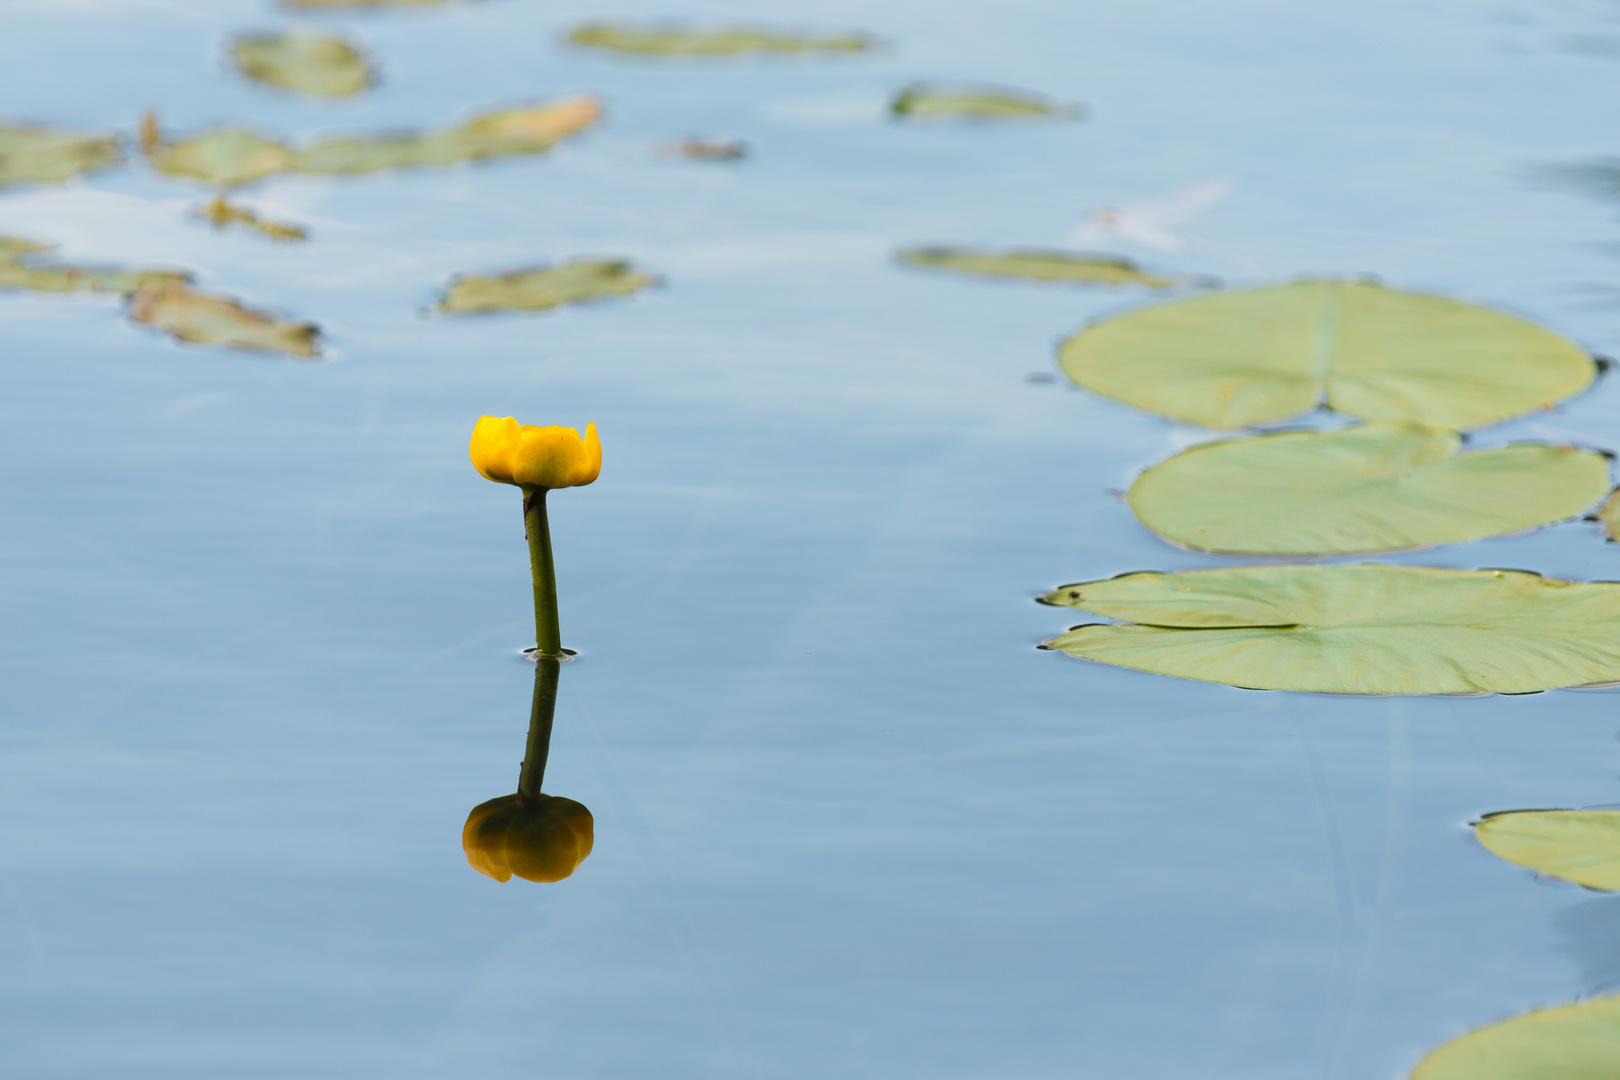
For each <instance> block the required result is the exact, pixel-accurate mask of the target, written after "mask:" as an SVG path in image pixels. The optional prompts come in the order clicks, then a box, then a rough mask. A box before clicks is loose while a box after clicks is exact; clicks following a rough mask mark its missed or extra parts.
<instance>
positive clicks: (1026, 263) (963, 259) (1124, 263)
mask: <svg viewBox="0 0 1620 1080" xmlns="http://www.w3.org/2000/svg"><path fill="white" fill-rule="evenodd" d="M895 258H897V259H899V260H900V261H901V262H904V263H911V264H912V265H914V266H936V267H939V268H940V269H942V270H960V271H962V272H963V273H967V274H987V275H989V276H991V277H1018V278H1031V279H1033V280H1035V281H1074V282H1083V283H1088V284H1100V285H1148V286H1151V287H1152V288H1155V289H1168V288H1171V287H1173V286H1176V285H1192V284H1200V285H1205V284H1210V283H1211V281H1210V279H1208V278H1186V277H1181V278H1177V277H1161V276H1160V275H1158V274H1150V273H1148V272H1147V271H1145V270H1143V269H1142V268H1141V267H1139V266H1137V265H1136V264H1135V263H1133V262H1131V261H1130V260H1129V259H1121V258H1116V257H1114V256H1112V255H1075V254H1071V253H1069V252H1064V251H1041V250H1036V249H1029V248H1012V249H1009V250H1007V251H972V250H969V249H967V248H932V247H930V248H905V249H903V250H901V251H898V252H896V253H895Z"/></svg>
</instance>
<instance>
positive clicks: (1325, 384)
mask: <svg viewBox="0 0 1620 1080" xmlns="http://www.w3.org/2000/svg"><path fill="white" fill-rule="evenodd" d="M1059 358H1060V360H1061V361H1062V364H1063V369H1064V370H1065V371H1067V372H1068V373H1069V377H1070V378H1072V379H1073V380H1074V381H1075V382H1077V383H1079V384H1080V385H1081V386H1084V387H1086V388H1087V389H1088V390H1093V391H1096V392H1097V393H1099V394H1102V395H1104V396H1106V397H1111V398H1117V399H1118V400H1120V401H1124V402H1126V403H1128V404H1131V405H1135V406H1136V407H1137V408H1141V409H1147V410H1149V411H1151V412H1158V413H1164V414H1165V415H1167V416H1172V417H1174V418H1176V419H1177V420H1185V421H1187V422H1189V423H1194V424H1203V425H1204V426H1206V427H1213V428H1235V427H1243V426H1245V425H1249V424H1264V423H1270V422H1272V421H1276V420H1282V419H1285V418H1286V417H1290V416H1294V415H1297V414H1299V413H1302V412H1305V411H1307V410H1309V409H1313V408H1315V407H1317V406H1318V405H1320V404H1324V403H1325V404H1326V405H1327V406H1328V407H1329V408H1331V409H1337V410H1338V411H1340V412H1345V413H1349V414H1351V415H1352V416H1360V417H1363V418H1365V419H1368V420H1413V421H1416V422H1418V423H1422V424H1429V425H1431V426H1434V427H1442V428H1453V429H1462V428H1470V427H1476V426H1478V425H1480V424H1489V423H1493V422H1495V421H1497V420H1504V419H1506V418H1507V417H1510V416H1515V415H1517V414H1519V413H1522V412H1525V411H1526V410H1529V409H1536V408H1544V407H1549V406H1551V405H1552V404H1553V403H1554V402H1556V401H1558V400H1559V399H1561V398H1565V397H1568V396H1569V395H1571V394H1573V393H1576V392H1577V391H1579V390H1581V389H1583V388H1584V387H1585V386H1586V385H1587V384H1588V383H1590V382H1591V381H1592V378H1593V376H1594V375H1596V373H1597V366H1596V365H1595V364H1594V363H1593V361H1592V358H1591V357H1590V356H1588V355H1586V353H1585V352H1584V351H1582V350H1581V349H1580V348H1579V347H1578V346H1576V345H1575V344H1574V343H1573V342H1570V341H1568V340H1566V339H1564V338H1561V337H1559V336H1558V335H1557V334H1554V333H1552V332H1551V331H1549V330H1545V329H1543V328H1541V327H1539V326H1536V325H1535V324H1533V323H1529V322H1526V321H1525V320H1523V319H1519V318H1515V317H1514V316H1511V315H1505V314H1503V313H1501V312H1499V311H1492V310H1490V309H1488V308H1482V307H1475V306H1474V305H1472V304H1463V303H1459V302H1458V301H1455V300H1447V299H1445V298H1443V297H1439V296H1424V295H1420V294H1418V293H1407V292H1396V291H1395V290H1393V289H1385V288H1382V287H1380V286H1378V285H1375V284H1372V283H1370V282H1364V281H1307V282H1300V283H1297V284H1293V285H1280V286H1274V287H1271V288H1265V289H1251V290H1247V291H1243V292H1226V293H1220V294H1218V295H1214V296H1199V297H1193V298H1192V299H1188V300H1176V301H1172V302H1171V303H1168V304H1161V305H1159V306H1157V307H1150V308H1144V309H1142V310H1140V311H1134V312H1131V313H1129V314H1126V315H1121V316H1119V317H1117V318H1113V319H1109V320H1107V321H1105V322H1100V323H1097V324H1096V325H1094V326H1089V327H1087V328H1086V329H1084V330H1082V331H1081V332H1080V333H1079V334H1077V335H1075V336H1074V337H1073V338H1071V339H1070V340H1069V341H1068V342H1067V343H1066V344H1065V345H1064V346H1063V349H1062V352H1061V353H1060V357H1059Z"/></svg>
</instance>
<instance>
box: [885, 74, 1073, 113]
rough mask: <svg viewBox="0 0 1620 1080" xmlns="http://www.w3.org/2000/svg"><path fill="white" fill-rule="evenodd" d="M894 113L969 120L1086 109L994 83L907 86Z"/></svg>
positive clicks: (898, 96) (896, 97) (893, 107)
mask: <svg viewBox="0 0 1620 1080" xmlns="http://www.w3.org/2000/svg"><path fill="white" fill-rule="evenodd" d="M889 109H890V111H891V112H893V113H894V115H895V116H903V117H913V118H924V117H958V118H966V119H970V120H996V119H1014V120H1016V119H1020V118H1030V117H1057V118H1078V117H1079V116H1080V115H1081V114H1082V112H1083V111H1084V110H1082V109H1081V108H1080V106H1078V105H1065V104H1063V103H1062V102H1058V101H1053V100H1052V99H1051V98H1046V97H1042V96H1041V95H1039V94H1032V93H1029V92H1027V91H1024V90H1009V89H1004V88H1001V87H994V86H929V85H926V84H921V83H919V84H917V85H914V86H908V87H906V88H905V89H904V90H902V91H900V93H899V94H897V95H896V96H895V99H894V101H893V102H892V103H890V105H889Z"/></svg>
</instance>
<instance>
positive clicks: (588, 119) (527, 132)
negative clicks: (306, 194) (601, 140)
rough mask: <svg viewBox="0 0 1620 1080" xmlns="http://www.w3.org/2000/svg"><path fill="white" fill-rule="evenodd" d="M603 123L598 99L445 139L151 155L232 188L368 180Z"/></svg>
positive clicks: (268, 144)
mask: <svg viewBox="0 0 1620 1080" xmlns="http://www.w3.org/2000/svg"><path fill="white" fill-rule="evenodd" d="M601 115H602V106H601V105H600V103H598V102H597V101H596V99H595V98H592V97H583V96H582V97H573V98H565V99H563V100H560V101H554V102H548V103H546V104H543V105H529V106H523V107H521V108H516V109H501V110H498V111H496V112H489V113H483V114H481V115H479V116H475V117H473V118H472V119H471V120H469V121H467V122H466V123H465V124H462V125H461V126H459V127H455V128H450V129H447V130H444V131H437V132H426V133H411V134H404V135H393V136H371V137H363V138H342V139H327V140H325V141H322V142H318V143H315V144H313V145H311V146H308V147H305V148H303V149H298V150H294V149H292V148H290V147H288V146H287V145H286V144H284V143H279V142H274V141H272V140H269V139H266V138H264V137H263V136H260V135H257V134H254V133H253V132H250V131H242V130H240V129H230V130H226V131H217V132H212V133H210V134H206V135H200V136H196V137H194V138H190V139H183V140H180V141H179V142H173V143H170V142H163V143H161V144H160V145H158V146H157V147H156V148H155V149H154V150H153V151H152V154H151V156H152V164H153V166H154V167H156V168H157V169H158V170H159V171H160V172H165V173H168V174H170V175H173V176H189V177H192V178H193V179H197V180H202V181H203V182H205V183H209V184H213V185H216V186H219V187H234V186H237V185H239V184H246V183H250V182H252V181H254V180H259V179H263V178H264V177H266V176H270V175H271V174H273V173H277V172H282V171H294V172H305V173H364V172H375V171H377V170H379V169H391V168H401V167H405V166H411V165H453V164H455V163H456V162H461V161H475V160H478V159H481V158H490V157H500V156H503V155H508V154H536V153H539V152H541V151H543V150H547V149H549V148H550V147H552V146H553V145H555V144H556V143H557V142H558V141H559V140H561V139H563V138H565V137H566V136H568V135H572V134H574V133H575V132H578V131H582V130H584V129H585V128H588V127H590V126H591V125H592V124H594V123H596V121H597V120H598V119H599V118H600V117H601Z"/></svg>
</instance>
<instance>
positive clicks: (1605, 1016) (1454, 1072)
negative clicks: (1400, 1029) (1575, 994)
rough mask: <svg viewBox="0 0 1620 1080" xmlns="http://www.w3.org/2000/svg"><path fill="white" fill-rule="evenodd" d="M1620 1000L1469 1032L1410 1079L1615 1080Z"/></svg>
mask: <svg viewBox="0 0 1620 1080" xmlns="http://www.w3.org/2000/svg"><path fill="white" fill-rule="evenodd" d="M1617 1077H1620V997H1604V998H1593V999H1591V1000H1590V1001H1580V1002H1576V1003H1575V1004H1574V1005H1564V1006H1561V1007H1559V1008H1556V1009H1537V1010H1536V1011H1535V1012H1530V1013H1526V1014H1524V1015H1523V1016H1516V1017H1514V1018H1513V1019H1512V1020H1506V1021H1503V1022H1502V1023H1500V1024H1492V1025H1491V1026H1490V1027H1488V1028H1481V1029H1480V1030H1478V1031H1474V1032H1470V1033H1469V1034H1467V1035H1464V1036H1463V1037H1462V1038H1460V1039H1458V1040H1456V1041H1455V1042H1450V1043H1447V1044H1446V1045H1444V1046H1442V1047H1441V1048H1440V1049H1438V1050H1436V1051H1434V1052H1433V1053H1431V1054H1430V1055H1429V1056H1428V1057H1426V1058H1424V1059H1423V1060H1422V1061H1421V1062H1419V1063H1418V1067H1417V1068H1416V1069H1415V1070H1413V1072H1412V1078H1411V1080H1615V1078H1617Z"/></svg>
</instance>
